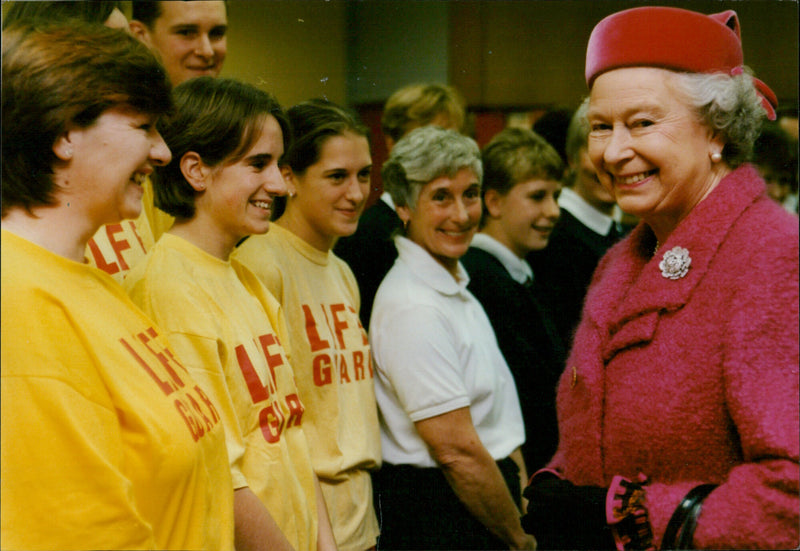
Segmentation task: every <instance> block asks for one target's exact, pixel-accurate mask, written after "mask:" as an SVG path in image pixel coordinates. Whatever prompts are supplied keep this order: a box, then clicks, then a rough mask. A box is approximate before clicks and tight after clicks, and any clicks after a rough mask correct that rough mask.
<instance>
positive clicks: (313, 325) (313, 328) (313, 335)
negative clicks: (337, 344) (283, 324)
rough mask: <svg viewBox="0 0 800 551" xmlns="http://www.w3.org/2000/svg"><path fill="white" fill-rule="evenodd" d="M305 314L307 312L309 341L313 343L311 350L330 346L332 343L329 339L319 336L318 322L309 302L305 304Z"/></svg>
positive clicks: (314, 350)
mask: <svg viewBox="0 0 800 551" xmlns="http://www.w3.org/2000/svg"><path fill="white" fill-rule="evenodd" d="M303 314H305V317H306V335H308V343H309V344H310V345H311V351H312V352H316V351H317V350H324V349H326V348H330V347H331V344H330V343H329V342H328V341H326V340H323V339H320V338H319V331H317V322H316V320H315V319H314V315H313V314H312V313H311V308H309V307H308V304H303Z"/></svg>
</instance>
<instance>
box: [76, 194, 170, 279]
mask: <svg viewBox="0 0 800 551" xmlns="http://www.w3.org/2000/svg"><path fill="white" fill-rule="evenodd" d="M142 187H143V189H144V195H143V196H142V212H141V214H139V217H138V218H136V219H135V220H123V221H121V222H119V223H118V224H108V225H106V226H103V227H102V228H100V229H99V230H97V233H96V234H95V235H94V237H92V238H91V239H90V240H89V242H88V243H87V244H86V260H87V262H88V263H89V264H91V265H92V266H95V267H97V268H100V269H101V270H103V271H104V272H106V273H107V274H109V275H110V276H111V277H113V278H114V279H115V280H117V281H118V282H120V283H122V280H123V279H124V278H125V276H126V275H127V274H128V272H129V271H130V269H131V268H132V267H133V266H135V265H136V264H137V263H139V262H141V261H142V260H143V259H144V257H145V255H146V254H147V251H149V250H150V249H151V248H152V247H153V244H154V243H155V242H156V241H158V238H159V237H161V235H162V234H164V232H166V231H167V230H168V229H169V228H170V227H172V223H173V221H174V218H173V217H172V216H170V215H169V214H167V213H166V212H164V211H162V210H160V209H158V208H156V207H155V204H154V202H153V183H152V181H151V180H150V178H146V179H145V181H144V183H143V184H142Z"/></svg>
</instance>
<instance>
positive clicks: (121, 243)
mask: <svg viewBox="0 0 800 551" xmlns="http://www.w3.org/2000/svg"><path fill="white" fill-rule="evenodd" d="M123 224H124V227H123ZM104 228H105V233H106V236H107V238H108V244H109V245H110V246H111V250H112V251H114V256H115V257H116V262H114V260H108V259H106V258H105V257H104V256H103V252H102V251H101V250H100V247H99V246H98V244H97V242H96V241H95V239H94V238H92V239H90V240H89V242H88V243H87V245H88V246H89V250H90V251H91V253H92V257H93V258H94V263H95V265H96V266H97V267H98V268H100V269H101V270H103V271H104V272H106V273H107V274H111V275H113V274H116V273H117V272H119V271H128V270H129V269H130V267H129V266H128V263H127V262H126V261H125V257H124V256H123V254H122V252H123V251H126V250H128V249H130V248H131V243H130V242H129V241H128V240H127V239H119V238H118V237H117V235H118V234H122V235H123V237H124V235H125V233H124V232H125V228H127V229H128V231H130V233H131V235H133V236H134V237H135V238H136V241H137V242H138V243H139V246H140V247H141V248H142V252H144V253H146V252H147V249H146V248H145V246H144V241H142V238H141V236H140V235H139V230H137V229H136V224H134V223H133V221H132V220H125V221H124V222H122V223H121V224H108V225H106V226H104Z"/></svg>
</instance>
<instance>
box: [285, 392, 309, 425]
mask: <svg viewBox="0 0 800 551" xmlns="http://www.w3.org/2000/svg"><path fill="white" fill-rule="evenodd" d="M286 405H287V406H289V418H288V419H287V420H286V426H287V427H291V426H295V427H299V426H300V423H301V422H302V421H303V412H304V411H305V410H306V409H305V408H304V407H303V403H302V402H301V401H300V397H299V396H298V395H297V394H289V395H288V396H286Z"/></svg>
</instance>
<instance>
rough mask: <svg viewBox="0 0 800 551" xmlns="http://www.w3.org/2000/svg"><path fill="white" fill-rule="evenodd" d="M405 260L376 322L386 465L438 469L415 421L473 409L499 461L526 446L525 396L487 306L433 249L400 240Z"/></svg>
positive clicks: (383, 293)
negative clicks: (521, 403)
mask: <svg viewBox="0 0 800 551" xmlns="http://www.w3.org/2000/svg"><path fill="white" fill-rule="evenodd" d="M395 243H396V245H397V250H398V254H399V257H398V259H397V261H396V262H395V264H394V266H393V267H392V269H391V270H390V271H389V273H388V274H387V275H386V278H385V279H384V280H383V282H382V283H381V286H380V287H379V289H378V293H377V294H376V297H375V304H374V307H373V311H372V318H371V321H370V332H369V333H370V344H371V346H372V353H373V356H374V359H375V393H376V398H377V400H378V407H379V409H380V413H381V416H380V418H381V419H380V420H381V444H382V446H383V459H384V461H386V462H388V463H392V464H396V465H399V464H407V465H414V466H417V467H436V466H437V465H436V462H435V461H434V460H433V458H432V457H431V455H430V453H429V451H428V448H427V446H426V445H425V442H424V441H423V440H422V439H421V438H420V437H419V435H418V434H417V431H416V429H415V427H414V422H416V421H420V420H423V419H428V418H430V417H435V416H437V415H441V414H443V413H447V412H450V411H453V410H456V409H459V408H463V407H469V409H470V413H471V415H472V420H473V423H474V425H475V429H476V431H477V433H478V436H479V437H480V439H481V442H482V443H483V445H484V447H486V449H487V451H488V452H489V454H490V455H491V456H492V457H493V458H495V459H502V458H505V457H508V456H509V454H511V452H513V451H514V450H515V449H516V448H518V447H519V446H520V445H521V444H522V443H523V442H524V440H525V433H524V426H523V422H522V413H521V411H520V407H519V399H518V397H517V390H516V387H515V386H514V380H513V378H512V376H511V372H510V371H509V369H508V365H507V364H506V362H505V359H504V358H503V355H502V353H501V352H500V349H499V348H498V345H497V339H496V338H495V335H494V332H493V330H492V326H491V324H490V322H489V319H488V318H487V317H486V313H485V312H484V310H483V307H482V306H481V304H480V303H479V302H478V301H477V299H475V297H474V296H473V295H472V293H470V292H469V291H468V290H467V283H468V282H469V276H468V275H467V273H466V271H465V270H464V268H463V266H461V264H460V263H459V264H458V276H459V277H458V281H456V280H455V279H454V278H453V276H452V275H451V274H450V273H449V272H448V271H447V270H446V269H445V268H444V267H443V266H442V265H441V264H439V263H438V262H437V261H436V260H435V259H434V258H433V257H432V256H431V255H430V254H429V253H428V252H427V251H426V250H425V249H423V248H422V247H420V246H419V245H417V244H415V243H414V242H412V241H411V240H409V239H406V238H404V237H398V238H397V239H396V240H395Z"/></svg>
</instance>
